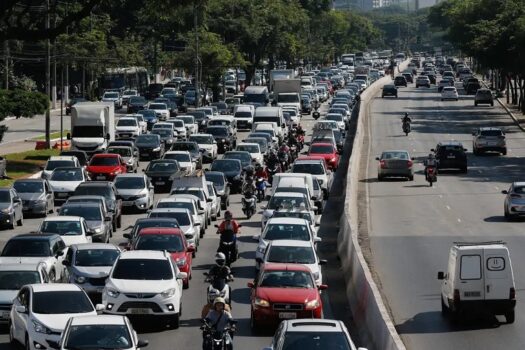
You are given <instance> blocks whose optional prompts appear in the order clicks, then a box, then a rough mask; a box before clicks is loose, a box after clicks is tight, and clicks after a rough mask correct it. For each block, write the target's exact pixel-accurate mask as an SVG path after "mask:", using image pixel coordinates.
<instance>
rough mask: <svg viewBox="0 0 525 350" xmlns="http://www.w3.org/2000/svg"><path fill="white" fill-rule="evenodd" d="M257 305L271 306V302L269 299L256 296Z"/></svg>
mask: <svg viewBox="0 0 525 350" xmlns="http://www.w3.org/2000/svg"><path fill="white" fill-rule="evenodd" d="M255 305H257V306H260V307H269V306H270V303H269V302H268V300H264V299H261V298H255Z"/></svg>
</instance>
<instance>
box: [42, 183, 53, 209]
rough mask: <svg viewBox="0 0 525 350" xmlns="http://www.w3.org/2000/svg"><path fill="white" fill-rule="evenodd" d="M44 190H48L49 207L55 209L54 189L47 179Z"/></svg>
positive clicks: (47, 200)
mask: <svg viewBox="0 0 525 350" xmlns="http://www.w3.org/2000/svg"><path fill="white" fill-rule="evenodd" d="M44 191H46V202H47V207H48V208H50V209H51V210H54V207H55V203H54V201H53V191H52V190H51V188H50V186H49V183H47V180H46V181H44Z"/></svg>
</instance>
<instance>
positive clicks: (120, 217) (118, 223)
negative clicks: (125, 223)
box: [117, 214, 122, 228]
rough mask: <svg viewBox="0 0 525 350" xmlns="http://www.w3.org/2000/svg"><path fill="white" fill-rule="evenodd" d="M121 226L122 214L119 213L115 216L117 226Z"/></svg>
mask: <svg viewBox="0 0 525 350" xmlns="http://www.w3.org/2000/svg"><path fill="white" fill-rule="evenodd" d="M121 227H122V214H120V215H119V216H118V218H117V228H121Z"/></svg>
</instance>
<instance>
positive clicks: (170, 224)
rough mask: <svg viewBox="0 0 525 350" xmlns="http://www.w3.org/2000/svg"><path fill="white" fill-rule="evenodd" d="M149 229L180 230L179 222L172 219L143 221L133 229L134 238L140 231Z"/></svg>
mask: <svg viewBox="0 0 525 350" xmlns="http://www.w3.org/2000/svg"><path fill="white" fill-rule="evenodd" d="M148 227H165V228H180V226H179V223H178V222H177V220H174V219H173V220H172V219H163V220H160V219H158V220H155V219H152V220H150V219H147V220H143V221H138V222H137V223H136V224H135V226H133V229H132V236H135V235H136V234H137V233H138V232H140V230H142V229H143V228H148Z"/></svg>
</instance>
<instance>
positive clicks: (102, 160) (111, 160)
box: [89, 157, 119, 166]
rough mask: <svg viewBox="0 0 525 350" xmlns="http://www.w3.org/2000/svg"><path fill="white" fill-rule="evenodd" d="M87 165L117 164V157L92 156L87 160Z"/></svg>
mask: <svg viewBox="0 0 525 350" xmlns="http://www.w3.org/2000/svg"><path fill="white" fill-rule="evenodd" d="M89 165H91V166H116V165H119V161H118V157H93V158H91V162H89Z"/></svg>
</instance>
